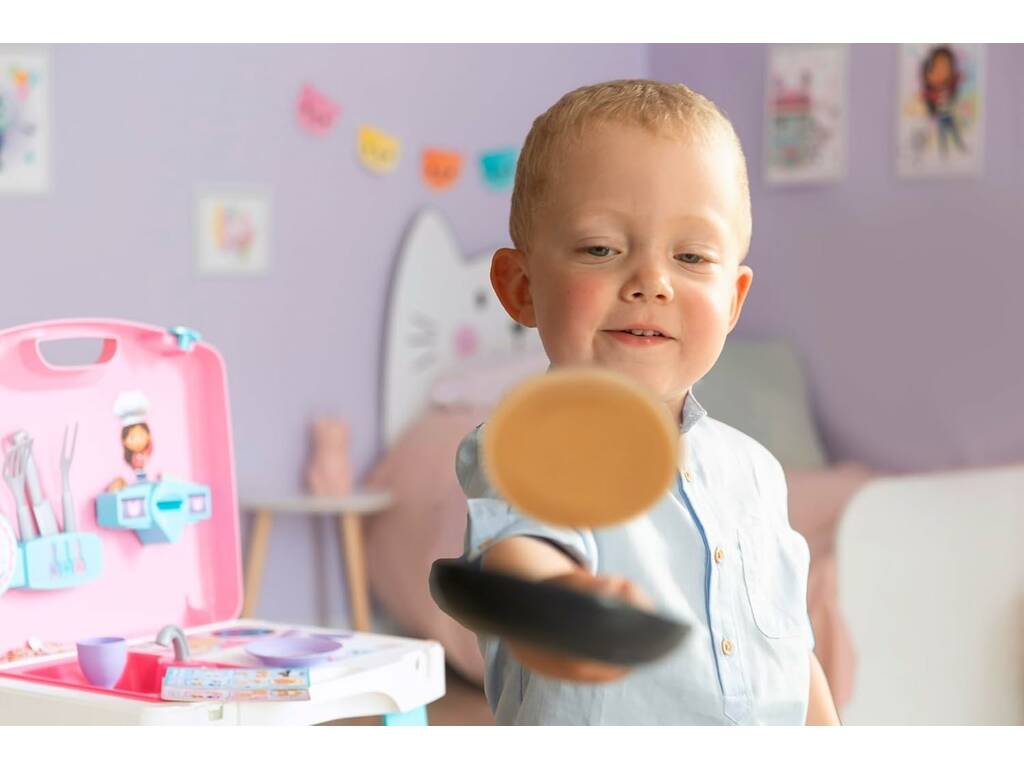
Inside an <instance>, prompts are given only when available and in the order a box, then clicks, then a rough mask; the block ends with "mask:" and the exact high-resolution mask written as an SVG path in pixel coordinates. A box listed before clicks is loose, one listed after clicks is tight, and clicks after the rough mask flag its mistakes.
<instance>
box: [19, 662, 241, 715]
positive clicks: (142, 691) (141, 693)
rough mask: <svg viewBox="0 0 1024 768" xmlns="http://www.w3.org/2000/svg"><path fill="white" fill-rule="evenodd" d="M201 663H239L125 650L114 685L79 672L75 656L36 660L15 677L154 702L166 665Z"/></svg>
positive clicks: (227, 665) (233, 665) (211, 664)
mask: <svg viewBox="0 0 1024 768" xmlns="http://www.w3.org/2000/svg"><path fill="white" fill-rule="evenodd" d="M172 666H174V667H181V666H201V667H213V668H225V667H237V666H239V665H238V664H222V663H218V662H214V661H197V662H175V661H174V660H173V659H168V658H165V657H163V656H158V655H156V654H152V653H137V652H129V653H128V662H127V664H126V665H125V668H124V674H122V675H121V679H120V680H118V681H117V683H116V684H115V685H114V687H113V688H101V687H99V686H96V685H93V684H92V683H90V682H89V681H88V680H86V679H85V677H84V676H83V675H82V670H80V669H79V668H78V660H77V659H76V658H72V659H65V660H63V661H45V662H42V663H39V664H32V665H30V666H26V667H22V668H20V669H19V670H18V677H19V678H20V679H22V680H33V681H36V682H40V683H45V684H47V685H59V686H62V687H64V688H73V689H77V690H88V691H93V692H96V693H100V694H104V695H107V696H122V697H125V698H129V699H136V700H138V701H148V702H151V703H157V702H159V701H161V699H160V684H161V682H162V681H163V679H164V672H165V671H166V670H167V668H168V667H172Z"/></svg>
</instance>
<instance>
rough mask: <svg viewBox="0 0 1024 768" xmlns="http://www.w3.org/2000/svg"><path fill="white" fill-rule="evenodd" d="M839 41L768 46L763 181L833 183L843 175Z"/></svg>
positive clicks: (844, 57)
mask: <svg viewBox="0 0 1024 768" xmlns="http://www.w3.org/2000/svg"><path fill="white" fill-rule="evenodd" d="M847 67H848V54H847V48H846V46H844V45H777V46H771V47H770V48H769V50H768V68H767V83H766V88H765V91H766V99H765V153H764V155H765V180H766V181H767V182H768V183H770V184H794V183H795V184H799V183H806V182H822V181H837V180H839V179H841V178H842V177H843V175H844V174H845V173H846V109H847V107H846V81H847Z"/></svg>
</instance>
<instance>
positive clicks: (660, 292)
mask: <svg viewBox="0 0 1024 768" xmlns="http://www.w3.org/2000/svg"><path fill="white" fill-rule="evenodd" d="M672 296H673V291H672V284H671V282H670V281H669V279H668V276H667V275H666V274H665V273H664V272H662V271H661V270H657V269H650V268H648V269H643V270H637V272H636V273H635V274H633V275H632V277H630V279H629V280H627V281H626V283H625V284H624V285H623V286H622V298H623V299H625V300H626V301H656V302H659V303H664V302H669V301H671V300H672Z"/></svg>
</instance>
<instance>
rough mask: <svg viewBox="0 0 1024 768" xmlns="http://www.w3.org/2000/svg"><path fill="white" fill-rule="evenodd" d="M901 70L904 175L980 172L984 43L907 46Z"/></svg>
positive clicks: (901, 163) (899, 140) (900, 130)
mask: <svg viewBox="0 0 1024 768" xmlns="http://www.w3.org/2000/svg"><path fill="white" fill-rule="evenodd" d="M899 74H900V103H899V111H898V115H899V118H898V126H897V134H898V138H897V152H898V157H897V164H898V168H899V174H900V175H901V176H904V177H911V178H912V177H928V176H966V175H972V174H976V173H978V172H979V171H980V170H981V166H982V155H983V150H984V117H985V110H984V84H985V48H984V46H982V45H977V44H972V45H947V44H941V45H932V44H914V45H903V46H900V73H899Z"/></svg>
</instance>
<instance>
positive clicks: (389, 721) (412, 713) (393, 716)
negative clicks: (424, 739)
mask: <svg viewBox="0 0 1024 768" xmlns="http://www.w3.org/2000/svg"><path fill="white" fill-rule="evenodd" d="M384 725H427V708H426V707H417V708H416V709H410V710H409V711H408V712H389V713H388V714H386V715H384Z"/></svg>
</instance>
